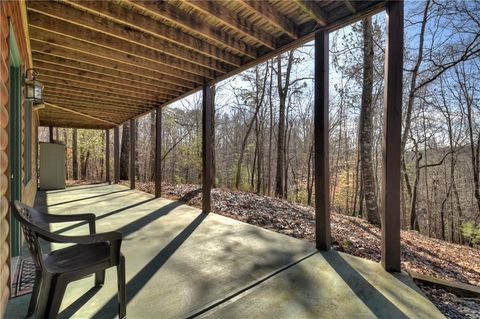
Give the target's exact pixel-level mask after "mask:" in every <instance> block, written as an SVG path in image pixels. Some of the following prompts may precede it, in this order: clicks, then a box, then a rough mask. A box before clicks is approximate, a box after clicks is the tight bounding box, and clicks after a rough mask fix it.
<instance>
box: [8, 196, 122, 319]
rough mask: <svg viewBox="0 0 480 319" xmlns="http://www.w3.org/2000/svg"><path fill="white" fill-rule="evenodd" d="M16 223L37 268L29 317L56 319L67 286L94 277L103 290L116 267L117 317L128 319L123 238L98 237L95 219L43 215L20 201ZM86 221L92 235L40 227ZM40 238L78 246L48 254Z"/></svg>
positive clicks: (116, 235) (113, 234) (114, 235)
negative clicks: (67, 233)
mask: <svg viewBox="0 0 480 319" xmlns="http://www.w3.org/2000/svg"><path fill="white" fill-rule="evenodd" d="M12 206H13V207H12V211H13V214H14V216H15V218H16V219H18V220H19V221H20V223H21V224H22V230H23V235H24V237H25V241H26V243H27V245H28V249H29V250H30V254H31V256H32V259H33V262H34V264H35V270H36V276H35V284H34V288H33V293H32V297H31V300H30V305H29V307H28V314H27V316H31V315H32V314H33V312H34V311H35V312H36V317H37V318H49V319H50V318H52V319H53V318H56V317H57V314H58V311H59V309H60V304H61V303H62V299H63V295H64V294H65V289H66V287H67V285H68V284H69V283H70V282H72V281H75V280H79V279H82V278H84V277H85V276H87V275H91V274H95V286H96V287H99V286H102V285H103V283H104V280H105V270H106V269H107V268H110V267H113V266H116V267H117V275H118V303H119V307H118V315H119V317H120V318H126V299H127V298H126V290H125V257H124V256H123V255H122V254H121V252H120V246H121V243H122V234H121V233H120V232H116V231H112V232H106V233H100V234H95V215H94V214H76V215H51V214H43V213H40V212H39V211H37V210H36V209H34V208H32V207H30V206H27V205H25V204H23V203H21V202H19V201H15V202H14V204H13V205H12ZM79 220H84V221H87V222H88V225H89V229H90V235H86V236H64V235H59V234H55V233H52V232H50V231H48V230H46V229H44V228H42V227H41V225H43V224H45V223H47V224H50V223H61V222H71V221H79ZM39 238H41V239H43V240H46V241H48V242H53V243H65V244H75V245H73V246H69V247H66V248H62V249H58V250H55V251H52V252H51V253H48V254H45V253H43V252H42V250H41V247H40V242H39Z"/></svg>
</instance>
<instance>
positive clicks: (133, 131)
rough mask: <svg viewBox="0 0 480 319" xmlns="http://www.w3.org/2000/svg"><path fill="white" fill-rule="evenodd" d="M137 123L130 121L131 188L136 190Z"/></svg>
mask: <svg viewBox="0 0 480 319" xmlns="http://www.w3.org/2000/svg"><path fill="white" fill-rule="evenodd" d="M135 124H136V121H135V119H131V120H130V188H131V189H135V159H136V156H135V147H136V145H135V143H136V135H137V134H136V132H137V130H136V129H137V127H136V125H135Z"/></svg>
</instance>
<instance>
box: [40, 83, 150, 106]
mask: <svg viewBox="0 0 480 319" xmlns="http://www.w3.org/2000/svg"><path fill="white" fill-rule="evenodd" d="M43 92H44V93H45V94H53V95H58V96H60V97H68V96H71V97H76V98H83V97H86V98H88V99H97V100H99V101H106V102H110V103H119V104H120V105H129V106H132V105H137V104H142V105H145V106H147V105H154V103H153V102H148V101H145V100H140V99H134V98H128V97H123V96H119V95H116V94H101V93H98V92H96V91H93V92H94V93H92V92H86V91H84V90H79V89H75V88H58V87H56V86H55V85H48V86H47V85H45V86H44V89H43Z"/></svg>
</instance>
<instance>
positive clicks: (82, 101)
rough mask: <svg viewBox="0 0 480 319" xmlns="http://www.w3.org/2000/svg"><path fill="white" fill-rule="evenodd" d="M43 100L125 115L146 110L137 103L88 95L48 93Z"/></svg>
mask: <svg viewBox="0 0 480 319" xmlns="http://www.w3.org/2000/svg"><path fill="white" fill-rule="evenodd" d="M45 100H46V101H47V102H53V101H56V102H60V104H61V103H67V104H72V106H73V105H76V106H84V107H90V106H92V107H94V108H95V110H99V113H106V114H110V113H112V114H115V113H116V111H122V113H119V114H121V115H127V114H124V113H123V112H127V113H128V112H130V111H131V113H132V114H133V113H135V112H138V111H140V110H143V111H146V110H148V108H147V107H144V106H142V107H139V106H138V105H125V104H123V105H122V104H119V103H112V102H105V101H99V100H97V99H91V98H88V97H85V96H84V97H75V98H73V97H70V96H67V95H63V96H57V95H51V94H50V93H46V94H45ZM100 105H101V106H102V107H103V109H102V110H100V109H99V106H100Z"/></svg>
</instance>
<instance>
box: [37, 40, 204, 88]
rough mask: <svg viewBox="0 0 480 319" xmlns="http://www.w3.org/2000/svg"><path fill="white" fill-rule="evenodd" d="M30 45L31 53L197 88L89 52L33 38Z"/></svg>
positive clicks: (190, 83)
mask: <svg viewBox="0 0 480 319" xmlns="http://www.w3.org/2000/svg"><path fill="white" fill-rule="evenodd" d="M30 42H31V44H32V51H33V52H41V53H46V54H50V55H55V56H59V57H63V58H67V59H71V60H76V61H80V62H84V63H89V64H94V65H97V66H100V67H106V68H110V69H114V70H121V71H124V72H131V73H132V74H136V75H142V74H144V75H146V76H149V77H151V78H153V79H156V80H158V81H159V82H163V83H169V84H172V85H178V86H182V87H184V88H185V90H186V91H187V90H190V89H193V88H195V87H197V86H198V84H197V83H195V82H193V81H190V80H185V79H183V80H179V79H177V78H172V77H170V76H169V75H166V74H164V73H161V72H158V71H155V70H152V69H151V68H150V69H147V68H143V67H138V66H136V65H135V64H132V63H123V62H122V61H118V60H115V59H114V58H106V57H102V56H100V55H94V54H91V53H89V52H84V51H78V50H75V49H72V48H70V47H67V46H64V45H58V44H56V43H49V42H48V41H40V40H36V39H34V38H30Z"/></svg>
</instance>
